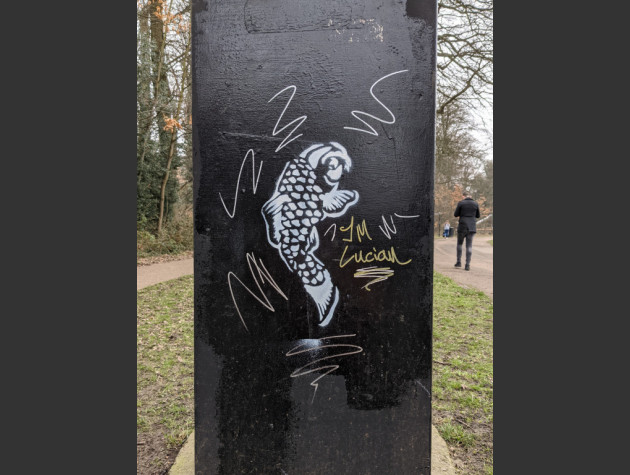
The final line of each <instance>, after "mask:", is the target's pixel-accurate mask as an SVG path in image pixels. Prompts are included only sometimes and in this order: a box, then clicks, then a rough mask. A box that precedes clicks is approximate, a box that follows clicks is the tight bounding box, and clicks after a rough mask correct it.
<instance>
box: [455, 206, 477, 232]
mask: <svg viewBox="0 0 630 475" xmlns="http://www.w3.org/2000/svg"><path fill="white" fill-rule="evenodd" d="M454 216H455V217H456V218H459V225H458V226H457V233H458V234H466V233H467V232H469V233H476V232H477V220H476V219H475V218H479V217H480V216H481V215H480V214H479V205H478V204H477V202H476V201H475V200H473V199H472V198H464V199H463V200H461V201H460V202H459V203H457V208H455V213H454Z"/></svg>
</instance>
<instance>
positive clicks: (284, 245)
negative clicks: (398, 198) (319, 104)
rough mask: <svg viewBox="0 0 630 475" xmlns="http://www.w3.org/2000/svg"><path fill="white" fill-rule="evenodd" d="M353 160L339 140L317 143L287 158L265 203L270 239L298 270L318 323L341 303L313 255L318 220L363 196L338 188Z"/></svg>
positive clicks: (325, 320)
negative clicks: (291, 158) (273, 189)
mask: <svg viewBox="0 0 630 475" xmlns="http://www.w3.org/2000/svg"><path fill="white" fill-rule="evenodd" d="M351 167H352V160H351V159H350V157H349V156H348V152H347V151H346V149H345V148H344V147H343V146H341V145H340V144H338V143H336V142H329V143H327V144H323V143H320V144H315V145H312V146H311V147H309V148H307V149H306V150H304V151H303V152H302V153H301V154H300V156H299V157H296V158H295V159H294V160H292V161H290V162H287V164H286V166H285V167H284V170H283V171H282V173H281V175H280V177H279V178H278V181H277V183H276V189H275V191H274V194H273V196H272V197H271V198H270V199H269V201H267V202H266V203H265V204H264V206H263V207H262V215H263V217H264V219H265V224H266V226H267V239H268V240H269V244H271V245H272V246H273V247H275V248H276V249H278V251H279V252H280V257H281V258H282V260H283V261H284V262H285V264H286V265H287V267H288V268H289V270H290V271H291V272H296V273H297V275H298V276H299V277H300V279H301V280H302V283H303V284H304V289H305V290H306V291H307V292H308V294H309V295H310V296H311V297H312V299H313V301H314V302H315V304H316V305H317V310H318V312H319V322H318V323H319V325H320V326H322V327H325V326H326V325H328V324H329V323H330V321H331V319H332V317H333V315H334V312H335V308H336V307H337V303H338V302H339V290H338V289H337V287H335V285H334V284H333V283H332V280H331V278H330V273H329V272H328V270H326V268H325V267H324V264H323V263H322V262H321V261H320V260H319V259H318V258H317V257H315V255H314V252H315V251H316V250H317V248H318V247H319V234H318V232H317V228H316V227H315V225H316V224H317V223H319V222H320V221H322V220H324V219H326V218H327V217H333V218H336V217H339V216H341V215H343V214H344V213H345V212H346V211H347V210H348V208H350V207H351V206H352V205H354V204H355V203H356V202H357V201H359V194H358V193H357V192H356V191H350V190H340V189H339V180H340V179H341V176H342V174H343V173H344V172H346V173H347V172H349V171H350V168H351Z"/></svg>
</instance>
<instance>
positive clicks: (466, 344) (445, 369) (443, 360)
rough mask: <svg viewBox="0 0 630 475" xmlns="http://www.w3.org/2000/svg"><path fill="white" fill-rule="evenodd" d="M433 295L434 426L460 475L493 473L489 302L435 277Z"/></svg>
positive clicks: (442, 277) (487, 299)
mask: <svg viewBox="0 0 630 475" xmlns="http://www.w3.org/2000/svg"><path fill="white" fill-rule="evenodd" d="M433 293H434V300H433V360H434V364H433V419H434V424H435V426H436V428H437V429H438V431H439V433H440V435H441V436H442V437H443V438H444V440H445V441H446V443H447V445H448V446H449V447H450V448H451V453H452V454H453V455H454V458H455V459H457V461H458V465H459V467H458V468H459V470H460V471H461V473H465V474H474V473H483V474H488V473H492V433H493V429H492V422H493V397H492V394H493V371H492V328H493V305H492V301H491V300H490V298H489V297H488V296H486V295H485V294H484V293H483V292H479V291H476V290H467V289H463V288H462V287H460V286H458V285H457V284H455V282H454V281H453V280H451V279H449V278H447V277H444V276H443V275H441V274H438V273H435V274H434V286H433Z"/></svg>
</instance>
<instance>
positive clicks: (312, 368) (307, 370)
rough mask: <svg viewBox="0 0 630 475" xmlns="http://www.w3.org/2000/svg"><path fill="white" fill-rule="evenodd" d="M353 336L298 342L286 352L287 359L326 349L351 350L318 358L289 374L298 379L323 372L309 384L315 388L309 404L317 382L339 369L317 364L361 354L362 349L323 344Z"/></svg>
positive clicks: (312, 399)
mask: <svg viewBox="0 0 630 475" xmlns="http://www.w3.org/2000/svg"><path fill="white" fill-rule="evenodd" d="M353 336H356V333H353V334H350V335H335V336H329V337H326V338H321V339H307V340H300V344H299V345H297V346H296V347H294V348H292V349H291V350H289V351H288V352H287V354H286V356H287V357H289V356H295V355H299V354H302V353H307V352H317V351H321V350H323V349H326V348H347V349H350V348H351V349H352V351H346V352H344V353H338V354H334V355H329V356H324V357H322V358H318V359H316V360H314V361H311V362H310V363H307V364H305V365H304V366H301V367H299V368H298V369H296V370H295V371H293V373H291V377H292V378H298V377H300V376H306V375H307V374H311V373H314V372H321V371H324V373H323V374H321V375H320V376H318V377H317V378H315V379H314V380H313V381H312V382H311V386H313V387H314V388H315V390H314V391H313V397H312V398H311V404H312V403H313V401H314V400H315V394H316V393H317V388H318V387H319V383H318V381H319V380H320V379H322V378H323V377H325V376H327V375H329V374H330V373H332V372H333V371H335V370H337V369H338V368H339V365H338V364H327V365H324V366H318V364H319V363H321V362H322V361H326V360H330V359H332V358H340V357H342V356H349V355H356V354H357V353H361V352H362V351H363V348H361V347H360V346H358V345H351V344H348V343H335V344H324V343H327V341H328V340H333V339H335V338H349V337H353ZM305 347H306V348H305ZM302 348H305V349H302Z"/></svg>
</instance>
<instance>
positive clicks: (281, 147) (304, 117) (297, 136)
mask: <svg viewBox="0 0 630 475" xmlns="http://www.w3.org/2000/svg"><path fill="white" fill-rule="evenodd" d="M289 89H292V90H293V92H292V93H291V97H290V98H289V100H288V101H287V103H286V104H285V106H284V109H282V113H281V114H280V117H278V120H277V121H276V125H275V126H274V127H273V132H272V133H271V134H272V135H273V136H274V137H275V136H276V135H278V134H279V133H280V132H284V130H285V129H287V128H288V127H291V126H292V125H293V124H295V123H297V125H296V126H295V127H293V129H292V130H291V131H290V132H289V133H288V134H287V136H286V137H285V138H284V140H283V141H282V142H281V143H280V145H278V148H276V152H278V151H280V150H281V149H283V148H284V147H285V146H286V145H288V144H290V143H291V142H293V141H294V140H295V139H297V138H299V137H301V136H302V134H300V135H296V136H295V137H293V138H292V139H291V140H289V138H290V137H291V136H292V135H293V132H295V131H296V130H297V129H298V127H300V125H302V123H303V122H304V121H305V120H306V118H307V116H305V115H303V116H301V117H298V118H297V119H293V120H292V121H291V122H289V123H288V124H286V125H285V126H284V127H282V128H281V129H280V130H278V125H279V124H280V121H281V120H282V117H283V116H284V113H285V112H286V110H287V108H288V107H289V104H291V101H292V100H293V96H295V91H296V90H297V88H296V87H295V86H287V87H285V88H284V89H283V90H282V91H280V92H278V93H276V95H275V96H273V97H272V98H271V99H269V100H268V101H267V104H269V103H270V102H271V101H273V100H274V99H275V98H276V97H278V96H279V95H280V94H282V93H283V92H284V91H288V90H289Z"/></svg>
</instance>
